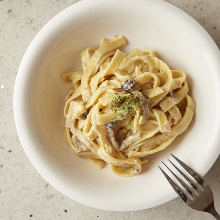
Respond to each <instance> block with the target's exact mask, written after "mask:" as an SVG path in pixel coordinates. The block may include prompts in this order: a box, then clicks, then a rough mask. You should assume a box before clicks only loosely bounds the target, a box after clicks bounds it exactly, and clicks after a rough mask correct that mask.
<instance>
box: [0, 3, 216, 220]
mask: <svg viewBox="0 0 220 220" xmlns="http://www.w3.org/2000/svg"><path fill="white" fill-rule="evenodd" d="M91 1H92V0H91ZM169 2H170V3H172V4H174V5H176V6H177V7H179V8H181V9H183V10H184V11H186V12H187V13H189V14H190V15H191V16H193V17H194V18H195V19H196V20H197V21H198V22H199V23H201V24H202V25H203V26H204V28H205V29H206V30H207V31H208V32H209V33H210V34H211V36H212V37H213V38H214V40H215V41H216V43H217V44H218V46H220V0H169ZM72 3H74V0H49V1H45V0H0V220H10V219H16V220H24V219H40V220H54V219H65V220H66V219H67V220H68V219H71V220H73V219H83V220H84V219H97V220H100V219H105V220H110V219H111V220H112V219H113V220H123V219H124V220H125V219H126V220H127V219H128V220H129V219H132V220H136V219H138V220H142V219H143V220H144V219H155V220H162V219H176V220H186V219H187V220H191V219H199V220H208V219H210V220H211V219H213V218H212V217H211V216H210V215H209V214H206V213H200V212H197V211H194V210H191V209H190V208H188V207H186V206H185V204H183V203H182V201H180V199H179V198H178V199H175V200H173V201H171V202H168V203H166V204H164V205H161V206H159V207H156V208H152V209H148V210H143V211H138V212H124V213H121V212H107V211H101V210H96V209H93V208H89V207H86V206H83V205H81V204H78V203H77V202H74V201H72V200H70V199H68V198H66V197H64V196H63V195H62V194H61V193H59V192H57V191H56V190H55V189H54V188H53V187H51V186H50V185H48V184H47V183H46V182H45V180H44V179H43V178H42V177H41V176H40V175H39V174H38V173H37V171H36V170H35V169H34V168H33V167H32V165H31V163H30V162H29V160H28V159H27V157H26V155H25V154H24V151H23V149H22V147H21V144H20V142H19V139H18V136H17V132H16V129H15V125H14V119H13V109H12V95H13V86H14V81H15V77H16V71H17V68H18V65H19V63H20V61H21V58H22V56H23V54H24V52H25V50H26V48H27V46H28V44H29V43H30V41H31V40H32V38H33V37H34V35H35V34H36V33H37V32H38V31H39V30H40V28H41V27H42V26H43V25H44V24H45V23H46V22H47V21H48V20H49V19H50V18H52V17H53V16H54V15H56V14H57V13H58V12H60V11H61V10H62V9H64V8H66V7H67V6H69V5H71V4H72ZM206 179H207V181H208V182H209V184H210V186H211V188H212V189H213V191H214V195H215V202H216V207H217V209H218V211H219V212H220V158H219V159H218V160H217V162H216V163H215V165H214V166H213V167H212V169H211V170H210V171H209V173H208V174H207V175H206Z"/></svg>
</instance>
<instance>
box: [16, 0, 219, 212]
mask: <svg viewBox="0 0 220 220" xmlns="http://www.w3.org/2000/svg"><path fill="white" fill-rule="evenodd" d="M101 1H102V0H93V1H92V3H91V0H83V1H76V2H74V3H73V4H72V5H70V6H69V7H67V8H66V9H64V10H62V11H61V12H60V13H58V14H57V15H56V16H54V17H53V18H51V19H50V20H49V22H48V23H46V24H45V25H44V26H43V27H42V28H41V30H40V31H39V32H38V33H37V34H36V36H35V37H34V39H33V40H32V41H31V43H30V44H29V46H28V48H27V50H26V52H25V54H24V56H23V58H22V61H21V63H20V66H19V69H18V74H17V76H16V80H15V86H14V94H13V112H14V120H15V125H16V129H17V133H18V136H19V139H20V142H21V145H22V147H23V149H24V151H25V153H26V155H27V157H28V158H29V160H30V161H31V163H32V165H33V166H34V167H35V169H36V170H37V171H38V172H39V173H40V174H41V176H42V177H43V178H44V179H45V180H46V181H47V182H49V183H50V184H51V185H52V186H53V187H54V188H55V189H57V190H58V191H59V192H61V193H63V194H64V195H65V196H67V197H69V198H71V199H74V200H75V201H77V202H79V203H81V204H85V205H87V206H90V207H94V208H97V209H104V210H109V211H134V210H142V209H143V208H140V209H139V208H135V209H133V210H130V209H128V210H121V209H120V210H115V209H112V208H108V207H101V208H100V207H97V206H95V204H94V203H91V201H84V200H83V199H81V198H79V197H78V196H75V198H72V197H70V196H69V195H68V192H67V191H66V190H65V189H64V188H63V187H62V186H60V185H59V184H58V183H56V181H55V179H54V177H53V176H52V175H51V174H49V173H48V171H49V169H45V167H49V166H50V164H48V163H46V161H44V160H43V159H42V158H41V157H40V155H37V153H36V152H35V151H34V150H33V148H31V147H30V146H31V145H36V142H35V139H34V136H33V134H31V132H30V129H29V128H30V125H29V124H28V122H27V121H28V120H27V118H26V109H25V105H23V103H25V102H26V101H25V99H26V92H27V91H28V81H29V80H30V77H31V74H28V72H29V70H31V69H33V67H32V66H33V65H34V64H33V62H30V60H29V57H30V55H31V54H32V55H31V56H33V57H37V56H38V55H39V54H40V53H41V51H42V45H47V43H48V42H49V41H50V40H51V39H50V38H49V36H50V35H51V33H52V32H54V31H55V30H56V27H60V25H61V24H63V23H64V22H65V18H66V17H67V16H70V14H71V13H72V11H74V10H76V9H77V8H80V7H81V8H83V7H89V5H90V4H99V3H100V2H101ZM113 1H115V2H116V0H113ZM117 1H119V0H117ZM120 1H121V2H124V1H125V0H120ZM126 1H130V2H132V0H126ZM138 1H139V2H140V3H144V2H145V4H147V2H148V1H151V2H153V1H154V2H157V4H164V5H165V6H166V7H167V8H169V9H170V10H172V11H175V12H176V13H177V14H179V16H183V17H185V18H187V19H188V21H190V25H194V27H195V28H196V29H197V31H198V32H200V34H202V35H203V36H204V37H205V38H206V40H207V42H208V43H209V45H210V48H211V50H212V51H213V53H214V54H215V57H214V58H215V60H214V61H213V62H214V63H215V65H216V66H217V67H218V69H219V72H220V64H218V59H219V60H220V51H219V49H218V47H217V45H216V43H215V42H214V40H213V39H212V38H211V37H210V35H209V34H208V32H207V31H206V30H205V29H204V28H203V27H202V26H201V25H200V24H199V23H198V22H197V21H195V20H194V19H193V18H192V17H191V16H190V15H188V14H187V13H186V12H184V11H182V10H181V9H179V8H177V7H176V6H174V5H172V4H170V3H168V2H165V1H163V0H157V1H155V0H148V1H144V0H138ZM71 16H72V17H74V16H73V15H71ZM40 45H41V46H40ZM215 77H216V81H215V82H214V83H215V84H216V88H217V91H218V94H220V74H218V73H216V75H215ZM216 108H217V111H216V112H219V111H220V101H218V95H217V97H216ZM214 130H215V133H214V134H213V139H212V144H213V146H217V145H218V146H219V147H218V148H219V149H218V153H215V154H214V153H213V156H212V161H211V162H209V164H208V165H207V168H206V170H204V172H203V173H202V174H203V175H204V174H206V173H207V172H208V171H209V169H210V168H211V167H212V165H213V164H214V162H215V161H216V159H217V158H218V156H219V153H220V138H219V135H218V134H219V131H220V115H218V114H217V115H216V123H215V129H214ZM216 149H217V147H216V148H215V151H216ZM213 150H214V149H213ZM176 197H177V195H176V194H175V192H173V193H171V194H169V195H167V197H166V198H165V199H164V200H163V201H162V202H159V203H158V204H156V206H158V205H161V204H163V203H166V202H168V201H170V200H172V199H174V198H176ZM153 206H155V205H153ZM153 206H149V207H146V208H151V207H153Z"/></svg>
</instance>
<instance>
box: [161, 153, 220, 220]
mask: <svg viewBox="0 0 220 220" xmlns="http://www.w3.org/2000/svg"><path fill="white" fill-rule="evenodd" d="M171 155H172V157H173V158H174V159H175V160H176V161H177V162H178V163H179V164H180V165H181V166H182V167H183V168H184V169H185V170H186V171H187V172H188V173H189V174H190V175H191V176H192V177H193V178H194V180H195V181H193V180H192V179H191V178H189V177H188V176H187V175H186V174H185V173H184V172H183V171H181V170H180V169H179V168H178V167H177V166H176V165H175V164H174V163H173V162H172V161H171V160H169V159H168V158H167V159H168V161H169V162H170V163H171V164H172V166H173V167H174V168H175V169H176V170H177V171H178V172H179V173H180V174H181V175H182V177H183V178H184V179H185V180H186V181H187V182H188V184H189V185H190V187H189V186H188V185H187V184H186V183H185V181H183V180H182V179H181V178H179V177H178V176H177V175H176V174H175V173H174V172H173V171H172V170H171V169H170V168H169V167H168V166H167V165H166V164H165V163H164V162H163V161H162V163H163V164H164V166H166V168H167V169H168V170H169V171H170V172H171V173H172V175H173V176H174V177H175V178H176V180H177V181H179V183H180V184H181V185H182V186H183V188H184V189H185V190H183V189H181V188H180V187H179V186H178V185H177V184H176V183H175V182H174V181H173V180H172V179H171V178H170V177H169V176H168V175H167V174H166V173H165V171H164V170H163V169H162V168H161V167H160V166H159V165H158V167H159V168H160V170H161V171H162V173H163V175H164V176H165V177H166V179H167V180H168V182H169V183H170V185H171V186H172V187H173V189H174V190H175V192H176V193H177V194H178V195H179V196H180V198H181V199H182V200H183V201H184V202H185V203H186V204H187V205H188V206H189V207H191V208H192V209H195V210H198V211H204V212H208V213H210V214H212V215H213V216H214V217H215V218H216V219H217V220H220V215H219V214H218V213H217V211H216V210H215V206H214V197H213V192H212V190H211V188H210V187H209V186H208V184H207V183H206V182H205V181H204V179H203V178H202V177H201V176H200V175H199V174H198V173H196V172H195V171H194V170H193V169H191V168H190V167H189V166H187V165H186V164H185V163H183V162H182V161H181V160H180V159H178V158H177V157H176V156H174V155H173V154H171Z"/></svg>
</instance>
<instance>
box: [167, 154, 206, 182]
mask: <svg viewBox="0 0 220 220" xmlns="http://www.w3.org/2000/svg"><path fill="white" fill-rule="evenodd" d="M171 155H172V156H173V158H174V159H175V160H176V161H177V162H178V163H179V164H180V165H181V166H182V167H183V168H184V169H185V170H186V171H187V172H188V173H189V174H190V175H191V176H192V177H193V178H194V179H195V180H196V182H197V183H199V184H200V185H201V186H203V183H204V180H203V179H202V177H201V176H200V175H199V174H198V173H196V172H195V171H194V170H193V169H191V168H190V167H189V166H187V165H186V164H185V163H183V162H182V161H181V160H180V159H178V158H177V157H176V156H174V155H173V154H171Z"/></svg>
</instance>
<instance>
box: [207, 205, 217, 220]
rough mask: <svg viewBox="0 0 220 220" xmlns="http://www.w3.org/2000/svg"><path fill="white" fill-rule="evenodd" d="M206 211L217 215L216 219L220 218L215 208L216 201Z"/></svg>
mask: <svg viewBox="0 0 220 220" xmlns="http://www.w3.org/2000/svg"><path fill="white" fill-rule="evenodd" d="M204 211H205V212H209V213H210V214H211V215H213V216H214V217H215V219H217V220H220V215H219V214H218V212H217V211H216V210H215V206H214V202H212V203H211V204H210V205H209V206H208V207H207V208H206V209H205V210H204Z"/></svg>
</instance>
